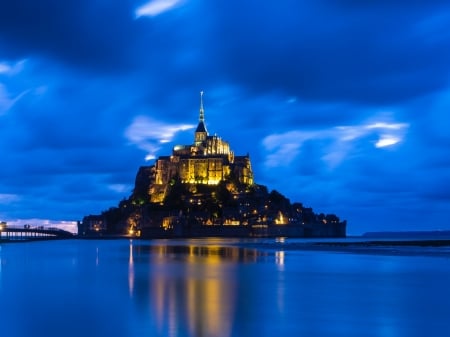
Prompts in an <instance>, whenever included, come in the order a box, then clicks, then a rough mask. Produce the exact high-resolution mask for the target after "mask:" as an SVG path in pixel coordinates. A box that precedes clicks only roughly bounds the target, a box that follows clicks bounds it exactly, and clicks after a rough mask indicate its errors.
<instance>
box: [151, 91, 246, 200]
mask: <svg viewBox="0 0 450 337" xmlns="http://www.w3.org/2000/svg"><path fill="white" fill-rule="evenodd" d="M153 175H154V177H153V179H152V180H153V181H152V183H151V185H150V190H149V195H150V198H151V202H162V201H163V200H164V198H165V196H166V194H167V190H168V186H169V184H170V183H171V181H173V179H180V181H181V182H182V183H184V184H207V185H217V184H219V182H220V181H222V180H224V179H226V178H228V177H230V176H231V175H232V176H234V177H235V178H236V179H237V180H238V181H239V182H240V183H241V184H245V185H252V184H253V172H252V166H251V163H250V157H249V155H248V154H247V155H245V156H235V155H234V152H233V151H232V150H231V149H230V145H229V144H228V142H226V141H224V140H223V139H221V138H220V137H218V136H217V135H214V136H210V135H209V133H208V130H207V128H206V125H205V111H204V108H203V91H202V92H201V93H200V113H199V122H198V126H197V129H196V130H195V135H194V142H193V144H191V145H176V146H175V147H174V148H173V151H172V155H171V156H161V157H159V158H158V159H157V160H156V163H155V166H154V168H153Z"/></svg>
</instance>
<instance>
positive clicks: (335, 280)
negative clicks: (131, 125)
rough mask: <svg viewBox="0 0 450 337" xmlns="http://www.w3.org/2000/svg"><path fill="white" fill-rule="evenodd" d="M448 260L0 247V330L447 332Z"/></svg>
mask: <svg viewBox="0 0 450 337" xmlns="http://www.w3.org/2000/svg"><path fill="white" fill-rule="evenodd" d="M265 242H267V240H266V241H265ZM272 243H275V241H273V242H272ZM449 257H450V255H449V256H445V254H444V256H442V254H441V255H440V256H433V255H430V254H428V255H427V256H418V255H417V254H414V256H398V255H389V254H382V255H377V254H352V253H343V252H320V251H301V250H285V249H283V243H282V242H279V243H275V245H270V248H267V246H266V245H264V244H262V245H259V243H258V242H257V243H256V244H255V242H253V243H252V244H249V243H244V242H242V241H236V240H217V239H216V240H214V239H211V240H179V241H164V240H161V241H151V242H150V241H136V240H135V241H128V240H114V241H81V240H73V241H58V242H35V243H20V244H4V245H1V246H0V335H1V336H5V337H6V336H7V337H16V336H20V337H25V336H26V337H32V336H45V337H53V336H58V337H71V336H76V337H81V336H84V337H96V336H108V337H110V336H120V337H127V336H133V337H136V336H192V337H200V336H213V337H214V336H223V337H227V336H346V337H348V336H355V337H356V336H358V337H360V336H387V337H390V336H420V337H422V336H434V337H436V336H449V335H450V258H449Z"/></svg>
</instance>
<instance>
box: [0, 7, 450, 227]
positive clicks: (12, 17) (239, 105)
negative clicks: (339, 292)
mask: <svg viewBox="0 0 450 337" xmlns="http://www.w3.org/2000/svg"><path fill="white" fill-rule="evenodd" d="M449 60H450V3H449V2H448V1H439V0H434V1H407V2H405V1H403V0H402V1H400V0H367V1H355V0H333V1H331V0H330V1H326V0H315V1H306V0H278V1H252V0H249V1H245V2H243V1H230V0H215V1H206V0H152V1H147V0H142V1H134V0H117V1H108V0H96V1H92V0H65V1H54V0H40V1H34V0H16V1H0V156H1V158H2V163H1V165H0V220H2V221H8V222H9V223H11V224H21V223H25V222H27V223H32V224H34V223H45V224H73V221H78V220H81V219H82V218H83V216H85V215H88V214H99V213H100V212H101V211H103V210H106V209H108V208H110V207H114V206H117V205H118V203H119V201H120V200H122V199H124V198H128V197H129V196H130V194H131V192H132V189H133V187H134V180H135V176H136V173H137V170H138V168H139V167H140V166H145V165H152V164H153V163H154V158H156V157H158V156H160V155H168V154H170V153H171V150H172V148H173V146H174V145H176V144H191V143H192V141H193V133H194V127H195V126H196V124H197V123H198V111H199V99H200V95H199V93H200V91H202V90H203V91H204V106H205V120H206V125H207V128H208V131H209V132H210V133H211V134H214V133H217V134H218V135H219V136H221V137H222V138H223V139H225V140H226V141H228V142H229V143H230V145H231V147H232V149H233V150H234V152H235V154H236V155H245V154H247V153H249V154H250V157H251V160H252V166H253V171H254V175H255V181H256V182H257V183H259V184H264V185H267V186H268V188H269V189H270V190H272V189H275V190H277V191H279V192H281V193H283V194H284V195H285V196H287V197H288V198H289V199H290V200H291V201H292V202H293V201H298V202H302V203H303V204H304V205H305V206H307V207H312V208H313V209H314V211H315V212H316V213H325V214H327V213H334V214H337V215H338V216H339V217H340V218H341V219H346V220H347V221H348V233H349V234H355V235H357V234H361V233H364V232H367V231H386V230H396V231H397V230H400V231H403V230H439V229H447V230H449V229H450V217H449V214H450V155H449V154H450V151H449V150H450V132H449V130H450V62H449Z"/></svg>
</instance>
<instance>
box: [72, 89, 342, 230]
mask: <svg viewBox="0 0 450 337" xmlns="http://www.w3.org/2000/svg"><path fill="white" fill-rule="evenodd" d="M274 174H277V172H274ZM346 226H347V222H346V221H345V220H344V221H341V220H340V219H339V217H338V216H336V215H335V214H324V213H320V214H316V213H314V212H313V210H312V208H309V207H304V206H303V204H302V203H299V202H294V203H291V202H290V200H289V199H287V198H286V197H285V196H284V195H282V194H281V193H279V192H278V191H275V190H272V191H270V192H269V189H268V188H267V187H266V186H264V185H260V184H256V183H255V182H254V177H253V169H252V164H251V160H250V155H249V154H246V155H240V156H239V155H235V154H234V152H233V151H232V150H231V148H230V144H229V143H228V142H226V141H225V140H223V139H222V138H221V137H219V136H217V135H216V134H215V135H210V134H209V133H208V131H207V128H206V123H205V111H204V108H203V92H202V93H201V95H200V111H199V122H198V126H197V128H196V130H195V133H194V141H193V143H192V144H189V145H176V146H175V147H174V148H173V151H172V154H171V155H169V156H160V157H159V158H157V159H156V160H155V164H154V165H151V166H143V167H140V168H139V170H138V173H137V175H136V181H135V187H134V190H133V193H132V195H131V196H130V197H129V198H128V199H124V200H122V201H120V203H119V205H118V207H111V208H110V209H108V210H106V211H104V212H102V213H101V214H99V215H88V216H85V217H84V218H83V220H82V221H81V222H80V223H79V224H78V235H79V236H81V237H99V236H104V237H106V236H110V237H111V236H117V235H128V236H137V237H143V238H161V237H163V238H166V237H167V238H171V237H211V236H214V237H217V236H218V237H277V236H286V237H345V236H346Z"/></svg>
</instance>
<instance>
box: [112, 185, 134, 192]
mask: <svg viewBox="0 0 450 337" xmlns="http://www.w3.org/2000/svg"><path fill="white" fill-rule="evenodd" d="M108 188H109V189H110V190H111V191H114V192H116V193H125V192H130V191H131V186H130V185H127V184H111V185H108Z"/></svg>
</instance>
